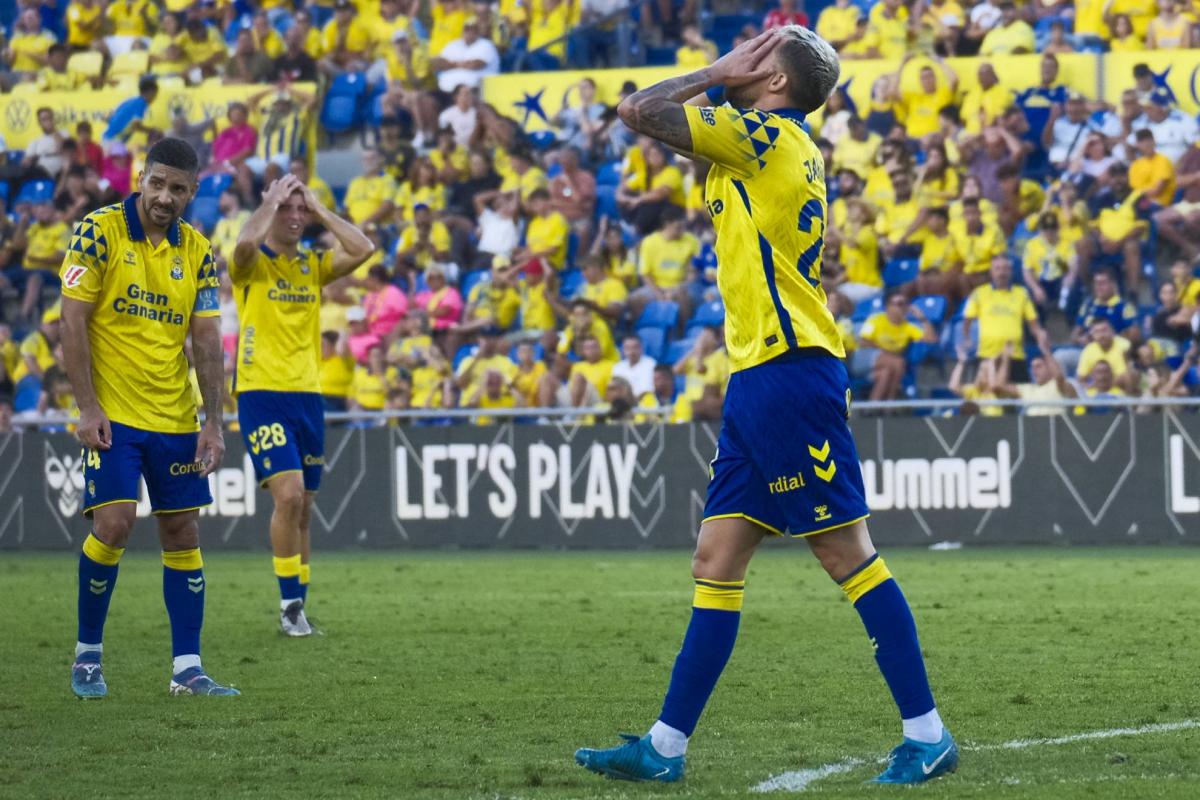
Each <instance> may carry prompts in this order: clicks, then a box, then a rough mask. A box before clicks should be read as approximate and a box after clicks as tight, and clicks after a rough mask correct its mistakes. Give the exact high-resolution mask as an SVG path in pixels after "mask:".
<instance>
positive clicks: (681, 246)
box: [630, 208, 700, 320]
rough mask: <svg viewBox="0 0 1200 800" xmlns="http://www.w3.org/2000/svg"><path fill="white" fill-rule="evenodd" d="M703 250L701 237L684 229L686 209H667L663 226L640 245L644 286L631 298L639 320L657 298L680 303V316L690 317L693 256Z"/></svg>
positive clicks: (634, 311)
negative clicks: (690, 283) (698, 237)
mask: <svg viewBox="0 0 1200 800" xmlns="http://www.w3.org/2000/svg"><path fill="white" fill-rule="evenodd" d="M699 253H700V241H699V240H698V239H697V238H696V237H695V236H693V235H692V234H690V233H688V232H687V231H686V230H685V229H684V213H683V211H682V210H680V209H678V208H669V209H667V210H666V211H664V212H663V215H662V228H661V229H660V230H658V231H656V232H655V233H652V234H650V235H649V236H647V237H646V238H645V239H643V240H642V243H641V245H640V247H639V249H638V274H639V275H640V276H641V279H642V286H641V288H639V289H638V290H637V291H635V292H634V293H633V295H632V297H631V298H630V314H631V315H632V317H633V319H634V320H636V319H637V318H638V317H639V316H640V315H641V313H642V310H643V309H645V307H646V306H647V305H648V304H650V303H651V302H653V301H655V300H671V301H673V302H675V303H678V304H679V313H680V319H681V320H684V319H687V318H688V316H689V312H690V311H691V306H692V298H691V296H690V293H689V290H688V275H689V271H690V270H691V268H692V259H694V258H695V257H696V256H697V255H699Z"/></svg>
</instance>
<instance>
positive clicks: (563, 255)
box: [513, 189, 571, 270]
mask: <svg viewBox="0 0 1200 800" xmlns="http://www.w3.org/2000/svg"><path fill="white" fill-rule="evenodd" d="M529 210H530V212H531V213H532V217H531V218H530V220H529V226H528V227H527V228H526V229H525V247H524V248H523V249H521V250H518V251H517V253H515V254H514V256H513V260H514V261H516V262H518V263H521V264H524V263H525V262H528V261H532V260H533V259H544V260H545V261H546V263H547V264H549V265H550V266H551V267H553V268H554V269H556V270H562V269H563V267H565V266H566V261H567V239H568V238H569V237H570V234H571V225H570V223H568V222H567V218H566V217H564V216H563V215H562V214H560V213H558V212H557V211H551V210H550V192H549V191H547V190H546V189H536V190H535V191H534V192H533V193H532V194H530V195H529Z"/></svg>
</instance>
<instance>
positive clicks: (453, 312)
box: [415, 264, 463, 333]
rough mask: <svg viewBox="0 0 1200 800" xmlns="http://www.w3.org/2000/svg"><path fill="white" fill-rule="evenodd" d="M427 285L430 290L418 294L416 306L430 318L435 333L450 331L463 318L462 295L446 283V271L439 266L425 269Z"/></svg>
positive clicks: (430, 324)
mask: <svg viewBox="0 0 1200 800" xmlns="http://www.w3.org/2000/svg"><path fill="white" fill-rule="evenodd" d="M425 283H426V285H428V286H429V288H428V289H426V290H425V291H423V292H417V296H416V298H415V305H416V307H417V308H419V309H421V310H422V311H424V312H425V313H426V314H427V315H428V316H429V327H430V328H432V329H433V331H434V333H439V332H444V331H448V330H449V329H450V328H452V327H454V326H455V325H457V324H458V320H459V317H461V316H462V310H463V300H462V295H461V294H459V293H458V289H455V288H454V287H453V286H451V285H450V284H449V283H447V282H446V271H445V270H444V269H443V268H442V267H441V266H439V265H437V264H430V265H429V266H428V267H426V268H425Z"/></svg>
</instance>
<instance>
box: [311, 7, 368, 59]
mask: <svg viewBox="0 0 1200 800" xmlns="http://www.w3.org/2000/svg"><path fill="white" fill-rule="evenodd" d="M333 9H334V11H333V19H331V20H329V22H327V23H325V27H324V28H323V29H322V30H321V51H322V52H323V53H324V55H323V57H322V58H321V61H320V64H321V69H322V70H324V71H325V72H326V73H327V74H330V75H339V74H341V73H343V72H359V71H361V70H365V69H366V68H367V67H368V66H369V65H370V58H371V50H372V36H371V29H370V27H369V26H368V25H367V23H366V22H364V21H363V20H362V19H361V18H360V17H359V16H358V11H357V9H355V7H354V3H353V2H351V0H337V2H336V3H334V6H333Z"/></svg>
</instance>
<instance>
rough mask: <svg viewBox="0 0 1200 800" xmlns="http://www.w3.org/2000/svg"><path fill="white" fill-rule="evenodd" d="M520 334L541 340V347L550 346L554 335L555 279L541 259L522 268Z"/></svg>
mask: <svg viewBox="0 0 1200 800" xmlns="http://www.w3.org/2000/svg"><path fill="white" fill-rule="evenodd" d="M521 274H522V277H521V281H520V283H519V290H520V293H521V336H522V337H523V338H526V339H541V340H542V344H543V347H545V348H546V349H553V348H554V344H555V339H556V337H557V335H558V334H557V329H558V319H557V317H556V316H555V313H554V312H555V307H556V305H557V302H558V278H557V277H556V273H555V272H554V271H553V270H549V269H547V268H546V267H545V265H544V264H542V262H541V261H530V262H528V263H527V264H526V265H525V267H524V269H522V270H521Z"/></svg>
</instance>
